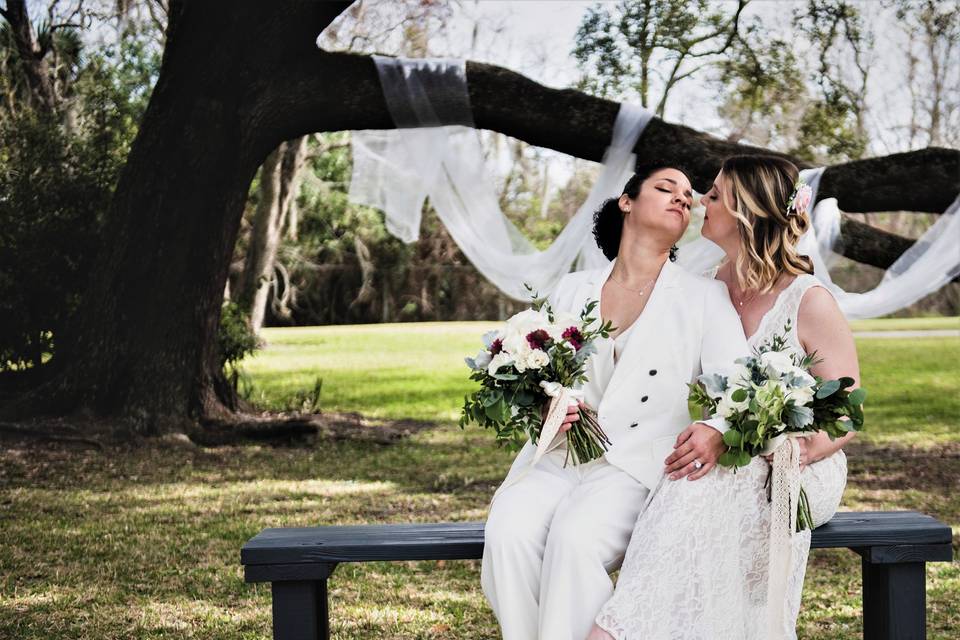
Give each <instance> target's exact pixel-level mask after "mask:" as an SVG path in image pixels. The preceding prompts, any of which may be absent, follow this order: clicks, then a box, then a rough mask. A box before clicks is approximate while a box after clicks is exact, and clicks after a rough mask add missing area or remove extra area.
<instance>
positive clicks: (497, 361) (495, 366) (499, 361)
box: [487, 351, 513, 376]
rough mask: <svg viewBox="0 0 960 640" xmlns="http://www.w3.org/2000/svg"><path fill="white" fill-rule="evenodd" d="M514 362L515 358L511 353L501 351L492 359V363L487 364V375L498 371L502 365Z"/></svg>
mask: <svg viewBox="0 0 960 640" xmlns="http://www.w3.org/2000/svg"><path fill="white" fill-rule="evenodd" d="M512 363H513V358H511V357H510V354H508V353H503V352H502V351H501V352H500V353H498V354H497V355H495V356H493V357H492V358H491V359H490V364H488V365H487V375H491V376H492V375H494V374H496V373H497V371H498V370H499V369H500V367H504V366H506V365H509V364H512Z"/></svg>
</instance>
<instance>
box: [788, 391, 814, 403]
mask: <svg viewBox="0 0 960 640" xmlns="http://www.w3.org/2000/svg"><path fill="white" fill-rule="evenodd" d="M790 397H791V398H793V402H794V404H796V405H797V406H804V405H807V404H810V403H811V402H813V387H793V388H792V389H790Z"/></svg>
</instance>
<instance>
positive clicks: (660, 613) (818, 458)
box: [588, 156, 860, 640]
mask: <svg viewBox="0 0 960 640" xmlns="http://www.w3.org/2000/svg"><path fill="white" fill-rule="evenodd" d="M798 178H799V172H798V171H797V168H796V167H795V166H794V165H793V164H792V163H790V162H788V161H786V160H782V159H779V158H772V157H762V156H735V157H732V158H729V159H727V161H726V162H724V165H723V168H722V170H721V172H720V174H719V175H718V176H717V179H716V181H715V182H714V184H713V188H712V189H711V190H710V191H709V192H708V193H707V194H706V195H704V197H703V204H704V205H705V207H706V215H705V220H704V226H703V235H704V236H705V237H707V238H708V239H710V240H712V241H713V242H715V243H716V244H718V245H719V246H720V247H721V248H722V249H724V251H725V252H726V254H727V259H726V260H725V262H724V263H723V264H722V265H721V266H720V268H719V269H718V271H717V273H716V275H715V277H716V278H717V279H718V280H721V281H722V282H724V283H725V284H726V285H727V288H728V291H729V293H730V298H731V300H732V301H733V303H734V307H735V308H736V309H737V311H738V313H740V316H741V321H742V323H743V328H744V332H745V333H746V334H747V335H749V336H750V338H749V344H750V346H751V347H757V346H759V345H760V344H762V343H764V342H767V341H769V340H770V338H771V337H772V336H774V335H776V334H780V335H783V334H784V331H785V329H784V328H785V327H787V326H789V331H788V333H787V334H786V339H787V343H788V345H789V349H790V350H791V351H792V352H793V353H797V354H806V353H812V352H814V351H815V352H816V353H817V355H818V356H819V357H820V358H822V361H821V362H820V363H819V364H817V365H815V366H814V367H813V372H814V373H815V374H817V375H820V376H822V377H823V378H825V379H829V378H839V377H841V376H850V377H853V378H854V379H856V380H857V381H858V384H859V373H860V372H859V367H858V364H857V354H856V347H855V345H854V341H853V336H852V334H851V332H850V329H849V327H848V325H847V323H846V320H845V318H844V317H843V314H842V313H841V311H840V309H839V307H838V306H837V304H836V301H835V300H834V299H833V297H832V295H831V294H830V293H829V292H828V291H827V290H826V289H825V288H823V287H822V286H819V281H818V280H817V279H816V278H815V277H814V276H813V275H811V273H812V271H813V269H812V265H811V263H810V261H809V259H808V258H807V257H806V256H801V255H798V254H797V252H796V244H797V242H798V241H799V239H800V236H801V235H802V234H803V233H804V231H806V229H807V228H808V227H809V225H810V220H809V218H808V215H807V213H806V211H805V207H804V206H802V205H803V203H800V206H793V207H791V206H790V204H791V200H793V194H794V185H795V184H796V183H797V181H798ZM811 204H812V203H811ZM852 435H853V434H852V433H851V434H849V435H848V436H845V437H844V438H838V439H837V440H835V441H831V440H830V438H829V437H828V436H827V435H826V434H823V433H820V434H817V435H816V436H813V437H811V438H809V439H800V441H799V442H800V445H801V458H800V464H801V470H802V471H801V483H802V485H803V487H804V489H805V491H806V493H807V496H808V497H809V500H810V507H811V511H812V515H813V520H814V525H815V526H819V525H821V524H823V523H825V522H827V521H828V520H829V519H830V518H831V517H832V516H833V514H834V512H835V511H836V509H837V507H838V505H839V503H840V498H841V496H842V494H843V489H844V487H845V484H846V473H847V463H846V457H845V456H844V453H843V451H842V450H841V447H842V446H843V445H844V444H846V442H847V441H849V439H850V437H851V436H852ZM685 438H686V433H681V434H680V437H679V438H678V439H677V445H676V448H675V449H674V452H673V453H672V454H671V455H670V457H668V458H667V461H666V464H667V467H666V474H667V475H666V476H665V477H664V479H663V480H662V481H661V483H660V485H659V487H658V489H657V491H656V492H655V493H654V495H653V496H652V497H651V498H650V502H649V503H648V505H647V508H646V509H645V510H644V511H643V514H642V515H641V516H640V517H639V518H638V520H637V523H636V525H635V526H634V530H633V535H632V537H631V540H630V545H629V547H628V549H627V551H626V556H625V559H624V562H623V566H622V568H621V571H620V576H619V579H618V581H617V585H616V590H615V593H614V595H613V596H612V597H611V598H610V599H609V600H608V601H607V602H606V604H605V605H604V606H603V607H602V609H601V611H600V613H599V614H598V615H597V617H596V625H595V626H594V627H593V629H592V630H591V632H590V635H589V637H588V640H609V639H610V638H615V639H616V640H641V639H642V640H657V639H660V638H662V639H664V640H666V639H669V640H752V639H755V640H773V639H777V638H787V639H791V640H792V639H794V638H796V620H797V614H798V612H799V609H800V597H801V593H802V591H803V578H804V573H805V569H806V562H807V556H808V554H809V550H810V531H809V530H806V531H803V532H800V533H795V534H794V535H793V536H792V539H791V544H792V567H791V569H790V572H789V575H787V576H774V577H773V580H770V577H771V576H770V575H769V574H770V572H769V537H770V511H771V508H770V503H769V502H768V499H767V492H766V488H765V482H766V479H767V474H768V469H769V463H768V461H767V460H765V459H763V458H756V459H754V460H753V462H752V463H751V464H750V465H748V466H747V467H745V468H740V469H738V470H737V472H736V473H734V472H733V471H732V470H730V469H727V468H723V467H717V466H716V460H717V458H718V457H719V455H720V453H722V451H723V450H724V446H723V444H722V441H720V440H719V438H717V439H715V440H714V441H713V442H712V443H711V446H706V447H705V446H700V447H699V448H693V447H691V446H690V445H689V444H688V443H687V442H686V440H685ZM682 478H686V479H685V480H682V481H681V479H682ZM771 583H773V584H780V585H781V588H780V589H779V592H780V593H781V595H782V596H783V597H781V598H778V599H777V601H773V602H768V588H770V584H771ZM784 587H785V595H784ZM775 592H776V590H775Z"/></svg>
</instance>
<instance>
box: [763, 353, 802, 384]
mask: <svg viewBox="0 0 960 640" xmlns="http://www.w3.org/2000/svg"><path fill="white" fill-rule="evenodd" d="M760 363H761V364H762V365H763V366H764V367H765V368H766V370H767V375H769V376H770V377H771V378H779V377H780V376H782V375H783V374H785V373H788V372H791V371H793V370H794V368H795V367H794V365H793V359H792V358H790V356H788V355H787V354H785V353H783V352H782V351H767V352H765V353H762V354H760Z"/></svg>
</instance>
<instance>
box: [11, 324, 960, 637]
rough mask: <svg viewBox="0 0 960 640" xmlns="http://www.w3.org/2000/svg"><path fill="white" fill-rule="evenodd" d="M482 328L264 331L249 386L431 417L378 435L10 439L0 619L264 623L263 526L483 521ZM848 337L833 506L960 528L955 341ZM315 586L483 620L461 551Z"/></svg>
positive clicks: (818, 615)
mask: <svg viewBox="0 0 960 640" xmlns="http://www.w3.org/2000/svg"><path fill="white" fill-rule="evenodd" d="M489 326H491V325H490V324H489V323H430V324H409V325H387V326H383V325H371V326H359V327H329V328H304V329H277V330H268V331H267V332H266V338H267V341H268V343H269V346H268V347H267V348H266V349H265V350H264V351H263V352H262V353H261V354H259V355H257V356H256V357H255V358H252V359H250V360H249V361H248V362H247V363H246V364H245V367H246V370H247V371H248V372H249V375H250V379H251V381H252V383H253V385H254V391H253V393H252V397H253V398H254V399H259V400H261V401H262V402H263V403H264V404H266V405H269V406H272V407H274V408H282V407H286V406H293V405H295V404H297V403H298V402H299V399H298V396H297V394H298V393H300V394H302V393H303V392H305V391H308V390H309V389H310V388H311V387H313V385H314V381H315V380H316V378H318V377H319V378H322V380H323V386H322V394H321V398H320V404H321V405H322V407H323V408H324V409H326V410H336V411H359V412H362V413H365V414H371V415H376V416H380V417H383V418H405V417H413V418H417V419H421V420H430V421H435V422H436V423H438V426H437V427H436V428H434V429H431V430H427V431H423V432H420V433H418V434H416V435H414V436H412V437H410V438H408V439H405V440H403V441H400V442H399V443H397V444H393V445H388V446H384V445H376V444H371V443H362V442H352V441H342V442H328V441H322V442H318V443H317V444H316V445H315V446H309V447H307V446H302V447H277V448H273V447H262V446H252V445H251V446H231V447H216V448H200V449H180V448H172V447H170V446H165V445H162V444H160V443H156V444H146V445H142V444H138V445H137V446H136V447H130V448H122V449H117V448H111V449H109V450H107V451H105V452H100V451H95V450H87V449H82V448H77V447H70V446H66V445H46V444H44V445H36V444H34V445H32V446H30V447H27V446H25V445H21V444H17V443H8V444H5V445H4V446H3V448H2V449H0V540H2V541H3V542H2V543H0V638H4V639H6V638H11V639H12V638H17V639H24V640H41V639H43V640H46V639H49V638H89V639H96V640H100V639H104V638H110V639H112V638H118V639H119V638H156V639H161V638H211V639H213V638H217V639H226V640H240V639H247V638H251V639H252V638H268V637H270V619H271V618H270V592H269V587H268V586H267V585H247V584H244V583H243V581H242V570H241V567H240V565H239V549H240V547H241V546H242V544H243V543H244V542H245V541H246V540H247V539H248V538H250V537H251V536H253V535H255V534H256V533H257V532H259V531H260V530H261V529H262V528H264V527H268V526H310V525H317V524H352V523H379V522H411V521H456V520H482V519H483V518H484V517H485V515H486V509H487V504H488V501H489V498H490V495H491V493H492V492H493V489H494V488H495V487H496V485H497V484H498V482H499V481H500V479H501V478H502V477H503V475H504V474H505V472H506V469H507V467H508V466H509V463H510V460H511V458H512V455H511V454H510V453H509V452H507V451H503V450H499V449H497V448H496V447H495V446H494V445H493V444H492V443H491V438H490V437H489V434H486V433H484V432H483V431H482V430H480V429H479V428H476V427H473V428H470V429H468V430H467V431H461V430H460V429H459V428H457V427H456V426H455V424H453V421H454V419H455V418H456V416H457V414H458V411H459V407H460V403H461V402H462V398H463V394H464V393H465V392H467V391H468V390H469V389H470V382H469V381H468V380H467V378H466V373H467V370H466V367H465V366H464V365H463V361H462V358H463V356H464V355H472V353H474V352H475V351H476V349H477V348H478V346H479V335H480V334H481V333H482V332H483V331H484V330H485V329H486V328H487V327H489ZM871 330H873V329H871ZM858 348H859V351H860V357H861V364H862V370H863V371H862V374H863V375H862V377H863V383H864V386H866V387H867V388H868V389H869V391H870V394H871V395H870V398H869V400H868V408H867V420H868V425H867V426H868V430H867V431H866V432H865V433H863V434H862V435H861V436H860V437H859V440H860V441H861V442H860V443H858V444H856V445H855V446H851V447H850V449H849V458H850V480H849V484H848V488H847V492H846V495H845V498H844V507H843V508H844V509H856V510H866V509H917V510H920V511H924V512H927V513H930V514H933V515H935V516H937V517H938V518H940V519H941V520H943V521H945V522H947V523H948V524H950V525H951V526H952V527H953V528H954V531H955V532H960V491H958V488H960V487H958V479H960V435H958V433H960V429H958V423H957V416H958V415H960V365H958V362H960V339H956V338H920V339H899V338H897V339H863V340H858ZM954 541H955V544H954V548H955V552H956V549H957V541H958V537H957V535H956V534H955V536H954ZM859 566H860V562H859V557H858V556H856V555H855V554H853V553H851V552H848V551H843V550H830V551H815V552H813V553H812V554H811V561H810V567H809V570H808V572H807V581H806V587H805V593H804V608H803V611H802V614H801V619H800V628H799V636H800V638H802V639H817V640H827V639H829V640H835V639H837V638H851V639H852V638H858V637H860V634H861V621H860V580H859ZM927 576H928V577H927V582H928V591H927V597H928V630H929V636H928V637H930V638H932V639H939V640H946V639H948V638H950V639H952V638H954V637H955V630H956V629H957V628H960V603H958V601H960V564H958V563H956V562H954V563H938V564H932V565H930V566H929V568H928V574H927ZM330 586H331V594H330V598H331V606H332V612H333V614H332V628H333V629H332V630H333V636H334V637H335V638H340V639H347V638H350V639H353V638H364V639H366V638H396V639H399V638H494V637H498V635H497V627H496V623H495V620H494V619H493V616H492V614H491V613H490V611H489V609H488V607H487V605H486V603H485V601H484V599H483V595H482V593H481V591H480V587H479V563H478V562H475V561H470V562H452V561H450V562H445V563H437V562H408V563H369V564H363V565H345V566H341V567H339V568H338V569H337V570H336V572H335V574H334V575H333V578H332V580H331V583H330Z"/></svg>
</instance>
